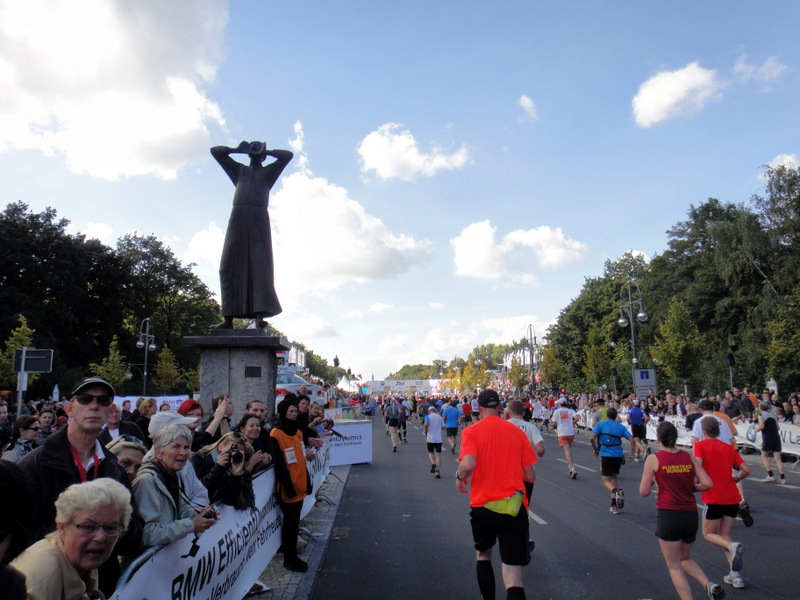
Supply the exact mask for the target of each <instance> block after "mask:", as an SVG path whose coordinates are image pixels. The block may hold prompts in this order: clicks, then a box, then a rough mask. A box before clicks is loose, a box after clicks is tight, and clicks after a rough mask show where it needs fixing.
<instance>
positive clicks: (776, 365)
mask: <svg viewBox="0 0 800 600" xmlns="http://www.w3.org/2000/svg"><path fill="white" fill-rule="evenodd" d="M798 323H800V285H798V286H797V288H795V292H794V294H792V295H791V296H790V297H788V298H787V301H786V303H785V304H784V305H782V306H781V307H780V308H779V309H778V314H777V317H776V318H775V320H773V321H772V322H771V323H770V326H769V332H770V335H771V340H770V343H769V346H768V347H767V351H766V355H767V358H768V360H769V367H768V369H769V374H770V375H771V376H772V377H774V378H775V380H776V381H777V382H778V385H779V388H778V389H783V388H788V389H790V390H795V389H798V388H799V387H800V362H798V360H797V357H798V356H800V329H798Z"/></svg>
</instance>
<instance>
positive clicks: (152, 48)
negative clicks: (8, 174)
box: [0, 0, 227, 180]
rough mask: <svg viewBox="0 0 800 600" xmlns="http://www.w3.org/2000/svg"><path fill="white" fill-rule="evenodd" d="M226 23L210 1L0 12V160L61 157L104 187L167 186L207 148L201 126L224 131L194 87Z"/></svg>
mask: <svg viewBox="0 0 800 600" xmlns="http://www.w3.org/2000/svg"><path fill="white" fill-rule="evenodd" d="M226 22H227V7H226V5H225V4H223V3H218V2H212V1H210V0H205V1H195V0H173V1H171V2H122V1H118V2H107V1H104V0H84V1H82V2H78V3H73V2H60V1H56V0H26V1H25V2H7V3H4V4H3V7H2V8H0V39H2V40H3V44H2V47H1V48H0V97H3V98H4V101H3V103H2V104H0V152H6V151H9V150H11V149H20V150H31V149H33V150H39V151H40V152H42V153H43V154H45V155H46V156H54V155H61V156H63V157H64V159H65V161H66V164H67V166H68V168H69V169H70V170H71V171H73V172H75V173H87V174H89V175H91V176H93V177H98V178H103V179H108V180H116V179H118V178H119V177H121V176H133V175H156V176H158V177H160V178H163V179H169V178H173V177H175V174H176V171H177V170H178V169H179V168H180V167H181V166H183V165H184V164H186V163H188V162H190V161H192V160H195V159H197V158H198V157H199V156H200V155H201V154H202V153H203V152H205V149H206V148H207V147H208V146H209V145H210V144H209V132H208V129H207V126H208V125H210V124H214V125H216V126H223V125H224V119H223V116H222V113H221V110H220V108H219V106H217V105H216V104H215V103H213V102H211V101H210V100H208V98H207V97H206V95H205V93H204V91H203V89H202V86H203V85H205V84H208V83H210V82H212V81H213V79H214V77H215V72H216V64H217V63H219V61H220V60H221V56H222V43H223V34H224V29H225V25H226ZM143 32H146V35H144V34H143Z"/></svg>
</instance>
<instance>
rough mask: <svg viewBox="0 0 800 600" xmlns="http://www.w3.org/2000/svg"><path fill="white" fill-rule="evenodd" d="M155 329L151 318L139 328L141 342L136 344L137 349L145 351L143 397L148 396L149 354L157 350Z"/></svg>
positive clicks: (144, 321)
mask: <svg viewBox="0 0 800 600" xmlns="http://www.w3.org/2000/svg"><path fill="white" fill-rule="evenodd" d="M152 331H153V327H152V323H151V322H150V318H149V317H148V318H147V319H145V320H143V321H142V324H141V326H140V327H139V341H138V342H136V347H137V348H139V349H140V350H141V349H144V364H143V365H142V366H143V369H142V396H147V352H148V351H150V352H152V351H154V350H155V349H156V344H155V339H156V336H155V334H154V333H152Z"/></svg>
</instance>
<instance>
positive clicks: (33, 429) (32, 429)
mask: <svg viewBox="0 0 800 600" xmlns="http://www.w3.org/2000/svg"><path fill="white" fill-rule="evenodd" d="M25 429H27V430H28V431H41V430H42V428H41V427H26V428H25Z"/></svg>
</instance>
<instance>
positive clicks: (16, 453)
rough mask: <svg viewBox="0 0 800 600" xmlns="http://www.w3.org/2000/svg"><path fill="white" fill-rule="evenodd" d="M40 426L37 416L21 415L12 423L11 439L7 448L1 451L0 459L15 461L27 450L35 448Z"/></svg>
mask: <svg viewBox="0 0 800 600" xmlns="http://www.w3.org/2000/svg"><path fill="white" fill-rule="evenodd" d="M41 430H42V426H41V425H40V424H39V417H34V416H31V415H21V416H20V417H19V418H18V419H17V420H16V422H15V423H14V429H13V430H12V433H11V441H10V442H9V443H8V448H6V450H5V452H3V456H2V459H3V460H6V461H8V462H14V463H15V462H17V461H19V459H20V458H22V457H23V456H25V455H26V454H27V453H28V452H30V451H31V450H33V449H34V448H36V447H37V446H38V445H39V444H38V439H39V433H40V432H41Z"/></svg>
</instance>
